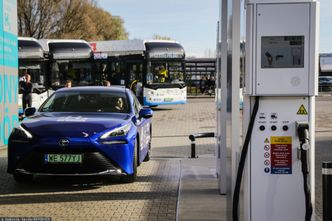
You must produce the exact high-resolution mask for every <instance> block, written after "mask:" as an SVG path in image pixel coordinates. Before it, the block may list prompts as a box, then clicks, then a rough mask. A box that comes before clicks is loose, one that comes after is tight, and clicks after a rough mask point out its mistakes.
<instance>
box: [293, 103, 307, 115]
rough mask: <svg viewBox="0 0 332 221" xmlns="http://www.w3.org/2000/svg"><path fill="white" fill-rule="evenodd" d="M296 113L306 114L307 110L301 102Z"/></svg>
mask: <svg viewBox="0 0 332 221" xmlns="http://www.w3.org/2000/svg"><path fill="white" fill-rule="evenodd" d="M296 114H297V115H307V114H308V112H307V110H306V109H305V107H304V105H303V104H302V105H301V107H300V108H299V110H298V111H297V113H296Z"/></svg>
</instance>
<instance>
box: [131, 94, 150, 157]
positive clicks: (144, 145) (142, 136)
mask: <svg viewBox="0 0 332 221" xmlns="http://www.w3.org/2000/svg"><path fill="white" fill-rule="evenodd" d="M133 98H134V112H135V116H136V122H135V124H136V126H137V130H138V134H139V153H138V155H139V161H140V162H142V161H143V160H144V158H145V156H146V154H147V152H148V148H149V147H150V142H151V119H145V118H142V117H139V112H140V110H141V109H142V105H141V104H140V102H139V101H138V99H137V98H136V96H134V95H133Z"/></svg>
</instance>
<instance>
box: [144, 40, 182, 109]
mask: <svg viewBox="0 0 332 221" xmlns="http://www.w3.org/2000/svg"><path fill="white" fill-rule="evenodd" d="M145 47H146V53H145V56H146V64H147V71H146V76H145V79H146V81H145V84H144V85H143V98H144V104H146V105H149V106H154V105H164V104H184V103H186V102H187V87H186V85H185V82H184V80H185V51H184V49H183V47H182V45H181V44H180V43H178V42H175V41H161V40H153V41H146V42H145Z"/></svg>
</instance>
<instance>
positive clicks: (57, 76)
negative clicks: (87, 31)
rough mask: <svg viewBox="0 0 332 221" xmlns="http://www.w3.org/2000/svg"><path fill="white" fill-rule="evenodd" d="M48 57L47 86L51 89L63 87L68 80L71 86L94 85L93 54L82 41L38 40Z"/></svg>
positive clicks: (88, 46) (87, 44) (95, 79)
mask: <svg viewBox="0 0 332 221" xmlns="http://www.w3.org/2000/svg"><path fill="white" fill-rule="evenodd" d="M39 42H40V43H41V45H42V46H43V48H44V50H45V51H46V52H47V53H48V55H49V67H48V72H49V79H48V84H49V85H50V87H52V88H53V89H58V88H61V87H64V86H65V85H66V82H67V81H68V80H70V81H71V82H72V85H73V86H87V85H95V84H96V81H97V80H98V79H97V78H96V75H95V74H93V72H92V61H93V58H92V56H93V53H92V49H91V47H90V45H89V43H87V42H86V41H83V40H58V39H52V40H50V39H41V40H39Z"/></svg>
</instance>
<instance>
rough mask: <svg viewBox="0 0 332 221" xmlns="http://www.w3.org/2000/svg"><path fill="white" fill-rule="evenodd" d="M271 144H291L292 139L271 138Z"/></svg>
mask: <svg viewBox="0 0 332 221" xmlns="http://www.w3.org/2000/svg"><path fill="white" fill-rule="evenodd" d="M271 144H292V137H271Z"/></svg>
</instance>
